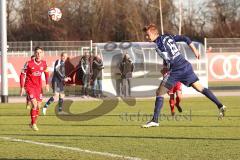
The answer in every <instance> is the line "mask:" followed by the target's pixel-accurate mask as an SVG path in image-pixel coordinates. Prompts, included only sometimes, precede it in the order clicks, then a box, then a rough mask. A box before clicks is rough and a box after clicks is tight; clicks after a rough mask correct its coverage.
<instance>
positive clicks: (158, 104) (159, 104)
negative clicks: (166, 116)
mask: <svg viewBox="0 0 240 160" xmlns="http://www.w3.org/2000/svg"><path fill="white" fill-rule="evenodd" d="M162 106H163V97H161V96H157V97H156V101H155V108H154V114H153V119H152V121H154V122H157V123H158V116H159V114H160V111H161V108H162Z"/></svg>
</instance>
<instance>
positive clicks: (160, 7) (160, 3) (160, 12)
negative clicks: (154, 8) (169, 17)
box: [159, 0, 164, 35]
mask: <svg viewBox="0 0 240 160" xmlns="http://www.w3.org/2000/svg"><path fill="white" fill-rule="evenodd" d="M159 14H160V22H161V34H162V35H163V34H164V31H163V17H162V1H161V0H159Z"/></svg>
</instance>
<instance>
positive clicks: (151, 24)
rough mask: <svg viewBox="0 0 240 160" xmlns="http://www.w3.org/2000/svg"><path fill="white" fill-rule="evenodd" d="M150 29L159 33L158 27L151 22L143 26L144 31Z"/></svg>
mask: <svg viewBox="0 0 240 160" xmlns="http://www.w3.org/2000/svg"><path fill="white" fill-rule="evenodd" d="M148 30H150V31H151V32H154V33H157V34H158V28H157V26H156V25H155V24H153V23H150V24H149V25H147V26H145V27H144V28H143V31H144V32H147V31H148Z"/></svg>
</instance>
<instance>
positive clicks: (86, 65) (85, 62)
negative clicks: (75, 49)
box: [80, 52, 91, 97]
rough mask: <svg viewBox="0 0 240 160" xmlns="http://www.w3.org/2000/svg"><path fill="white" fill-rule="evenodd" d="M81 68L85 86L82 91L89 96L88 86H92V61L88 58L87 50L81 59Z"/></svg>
mask: <svg viewBox="0 0 240 160" xmlns="http://www.w3.org/2000/svg"><path fill="white" fill-rule="evenodd" d="M80 65H81V70H82V73H83V75H82V82H83V88H82V93H83V96H84V97H85V96H88V88H89V86H90V74H91V72H90V61H89V59H88V55H87V53H86V52H85V53H84V56H83V57H82V58H81V60H80Z"/></svg>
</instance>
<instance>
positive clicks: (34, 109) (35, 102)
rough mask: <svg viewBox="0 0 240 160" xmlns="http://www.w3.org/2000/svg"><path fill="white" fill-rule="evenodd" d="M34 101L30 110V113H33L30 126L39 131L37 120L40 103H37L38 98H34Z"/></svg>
mask: <svg viewBox="0 0 240 160" xmlns="http://www.w3.org/2000/svg"><path fill="white" fill-rule="evenodd" d="M31 103H32V109H31V111H30V115H31V124H30V127H31V128H32V129H33V130H34V131H38V128H37V125H36V122H37V114H38V111H37V110H38V105H37V100H36V98H33V99H32V100H31Z"/></svg>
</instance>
